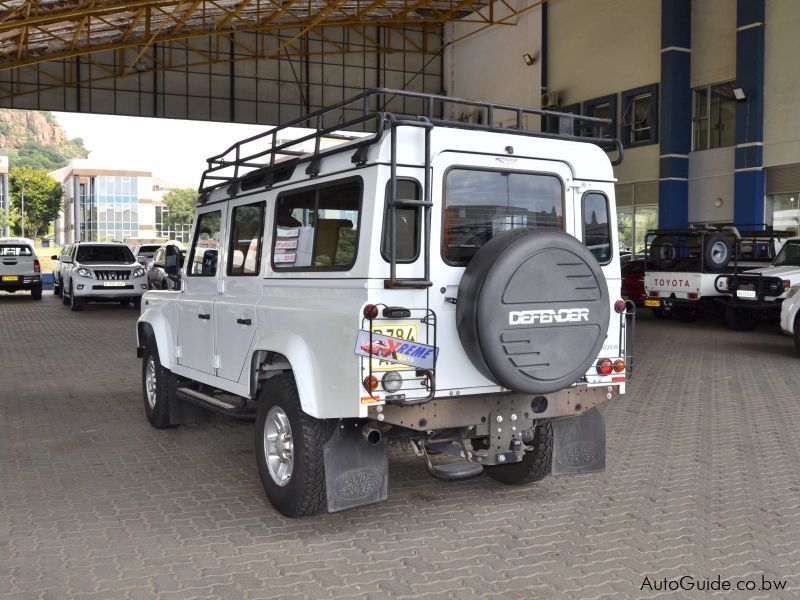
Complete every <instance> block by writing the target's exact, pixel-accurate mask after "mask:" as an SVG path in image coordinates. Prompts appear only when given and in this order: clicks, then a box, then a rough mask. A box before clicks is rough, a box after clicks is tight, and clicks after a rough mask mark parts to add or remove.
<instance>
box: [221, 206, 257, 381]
mask: <svg viewBox="0 0 800 600" xmlns="http://www.w3.org/2000/svg"><path fill="white" fill-rule="evenodd" d="M265 215H266V203H265V202H264V201H263V200H262V201H258V202H253V200H252V198H248V199H246V200H238V201H233V202H231V203H230V212H229V213H228V223H230V226H229V227H228V229H229V234H228V240H227V253H226V256H227V258H226V260H225V265H224V266H223V265H220V268H221V269H223V270H224V275H223V279H224V282H225V293H224V294H223V295H220V296H218V297H217V298H216V299H215V300H214V327H215V329H216V346H217V350H216V355H217V356H218V357H219V367H218V369H217V376H218V377H222V378H224V379H228V380H230V381H239V379H240V377H241V376H242V372H243V371H244V368H245V366H246V364H247V360H248V358H247V357H248V355H249V350H250V346H251V345H252V343H253V338H254V336H255V331H256V303H257V302H258V300H259V298H261V293H262V291H263V288H264V285H263V282H262V280H261V273H262V271H263V267H262V256H263V243H264V219H265Z"/></svg>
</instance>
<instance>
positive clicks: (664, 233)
mask: <svg viewBox="0 0 800 600" xmlns="http://www.w3.org/2000/svg"><path fill="white" fill-rule="evenodd" d="M791 235H792V234H791V233H790V232H786V231H777V230H772V229H758V230H740V229H738V228H736V227H733V226H723V227H709V226H706V227H696V228H689V229H660V230H654V231H651V232H648V235H647V241H648V243H647V252H648V256H649V257H650V260H649V261H648V266H647V271H646V273H645V295H646V299H645V302H644V304H645V306H647V307H650V308H652V309H653V314H654V315H655V316H656V317H670V316H673V315H674V316H675V317H676V318H677V319H678V320H681V321H693V320H694V319H696V318H697V316H698V314H699V312H700V311H701V310H704V311H707V312H719V311H720V310H723V309H724V308H725V304H726V303H727V301H728V299H729V298H730V295H731V292H730V291H729V290H728V289H727V288H726V287H724V286H725V282H726V281H727V278H729V277H730V276H731V275H734V274H737V273H742V272H744V271H750V270H753V269H758V268H760V267H765V266H768V265H770V264H771V261H772V260H773V259H774V258H775V257H776V256H777V255H778V253H779V252H780V250H781V248H782V247H783V244H784V243H785V242H786V239H787V238H789V237H790V236H791ZM720 282H722V283H720Z"/></svg>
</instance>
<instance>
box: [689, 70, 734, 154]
mask: <svg viewBox="0 0 800 600" xmlns="http://www.w3.org/2000/svg"><path fill="white" fill-rule="evenodd" d="M734 87H736V84H735V83H734V82H732V81H729V82H727V83H718V84H716V85H709V86H705V87H701V88H697V89H695V90H694V104H693V113H692V114H693V116H692V150H694V151H698V150H710V149H712V148H724V147H726V146H733V145H734V144H735V143H736V98H735V97H734V96H733V88H734Z"/></svg>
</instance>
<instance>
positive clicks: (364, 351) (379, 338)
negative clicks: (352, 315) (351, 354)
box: [355, 329, 436, 369]
mask: <svg viewBox="0 0 800 600" xmlns="http://www.w3.org/2000/svg"><path fill="white" fill-rule="evenodd" d="M370 337H371V338H372V339H370ZM355 353H356V354H357V355H358V356H367V357H370V358H378V359H380V360H382V361H386V362H391V363H395V364H399V365H407V366H410V367H414V368H417V369H433V363H434V361H435V359H436V348H435V347H434V346H428V345H427V344H420V343H419V342H412V341H409V340H404V339H403V338H396V337H391V336H388V335H382V334H380V333H374V332H373V333H372V334H370V332H369V331H364V330H363V329H360V330H359V332H358V338H357V339H356V349H355Z"/></svg>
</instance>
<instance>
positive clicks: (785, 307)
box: [781, 286, 800, 335]
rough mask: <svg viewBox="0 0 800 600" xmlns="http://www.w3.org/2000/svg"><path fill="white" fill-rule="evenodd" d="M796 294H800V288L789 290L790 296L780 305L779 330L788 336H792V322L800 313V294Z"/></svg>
mask: <svg viewBox="0 0 800 600" xmlns="http://www.w3.org/2000/svg"><path fill="white" fill-rule="evenodd" d="M798 292H800V286H795V287H794V288H792V289H790V290H789V293H791V296H790V297H787V298H786V299H785V300H784V301H783V304H781V329H782V330H783V332H784V333H786V334H788V335H794V322H795V321H796V320H797V315H798V312H799V311H800V293H798Z"/></svg>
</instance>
